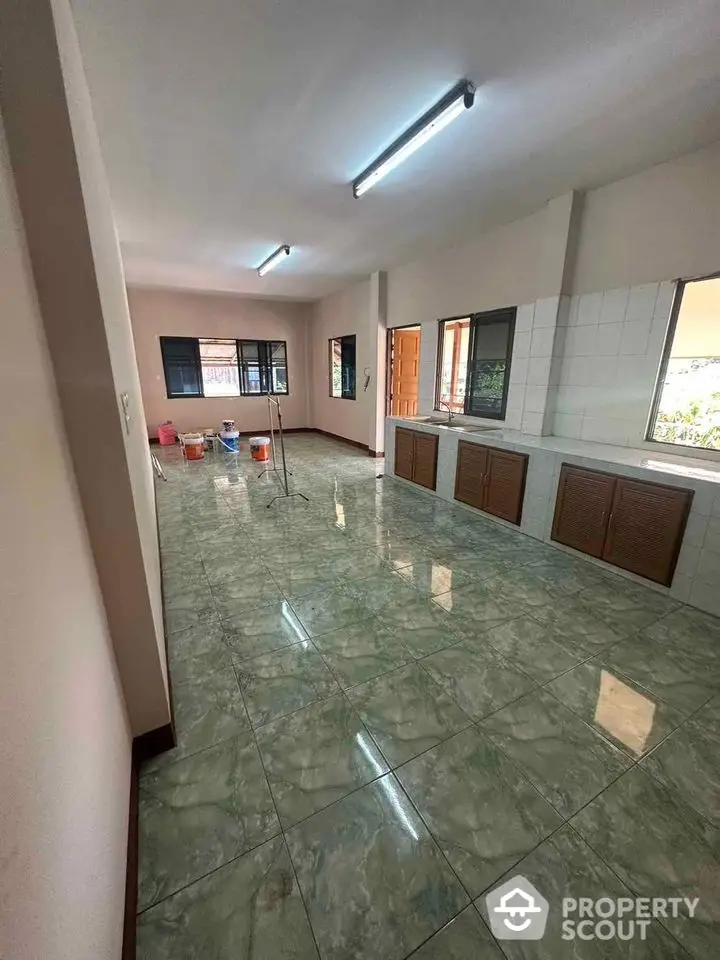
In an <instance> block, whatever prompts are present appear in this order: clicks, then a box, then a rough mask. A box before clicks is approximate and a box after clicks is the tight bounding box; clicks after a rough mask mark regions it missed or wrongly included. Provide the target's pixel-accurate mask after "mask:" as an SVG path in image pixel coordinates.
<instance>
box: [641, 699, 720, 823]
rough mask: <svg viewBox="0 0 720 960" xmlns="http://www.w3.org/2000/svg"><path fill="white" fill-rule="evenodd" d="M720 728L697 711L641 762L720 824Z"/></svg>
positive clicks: (693, 805)
mask: <svg viewBox="0 0 720 960" xmlns="http://www.w3.org/2000/svg"><path fill="white" fill-rule="evenodd" d="M718 758H720V729H718V727H717V726H714V725H707V724H704V723H703V722H702V716H701V714H697V713H696V714H695V715H694V716H693V718H692V719H691V720H688V721H687V722H686V723H684V724H683V725H682V726H681V727H680V728H679V729H678V730H676V731H675V732H674V733H673V734H672V735H671V736H669V737H668V739H667V740H666V741H665V742H664V743H661V744H660V746H659V747H658V748H657V749H656V750H653V752H652V753H651V754H649V755H648V756H647V757H646V758H645V760H643V762H642V768H643V769H644V770H646V771H647V772H648V773H651V774H652V775H653V776H654V777H656V778H657V779H658V780H659V781H660V782H661V783H663V784H665V786H666V787H669V788H671V789H674V790H676V791H677V792H678V794H679V795H680V796H681V797H682V799H683V800H685V802H686V803H689V804H690V806H691V807H694V808H695V809H696V810H697V811H698V813H700V814H702V815H703V816H704V817H706V818H707V819H708V820H709V821H710V822H711V823H713V824H714V825H715V826H716V827H720V763H719V762H718Z"/></svg>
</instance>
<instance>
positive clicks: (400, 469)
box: [395, 427, 438, 490]
mask: <svg viewBox="0 0 720 960" xmlns="http://www.w3.org/2000/svg"><path fill="white" fill-rule="evenodd" d="M437 456H438V437H437V435H436V434H434V433H421V432H420V431H419V430H408V429H407V428H406V427H396V428H395V476H396V477H402V478H403V479H404V480H412V481H413V482H414V483H418V484H420V486H421V487H427V488H428V490H434V489H435V482H436V479H437Z"/></svg>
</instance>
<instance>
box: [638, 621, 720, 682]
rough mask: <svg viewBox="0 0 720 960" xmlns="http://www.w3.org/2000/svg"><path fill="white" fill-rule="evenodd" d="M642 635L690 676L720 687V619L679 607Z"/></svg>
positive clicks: (646, 629)
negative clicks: (660, 648)
mask: <svg viewBox="0 0 720 960" xmlns="http://www.w3.org/2000/svg"><path fill="white" fill-rule="evenodd" d="M642 635H643V636H644V637H647V638H648V639H649V640H652V642H653V643H654V644H657V645H659V646H661V647H662V648H663V650H665V651H666V652H667V653H668V654H669V655H670V656H672V657H674V658H675V659H676V660H677V662H678V663H679V664H680V665H681V666H682V667H683V669H684V670H685V671H686V672H687V673H688V674H689V675H690V676H694V677H697V679H701V680H702V679H707V678H714V679H715V680H716V682H717V683H718V685H719V686H720V618H718V617H713V616H711V615H710V614H709V613H703V612H702V611H700V610H695V609H694V608H693V607H681V608H680V609H679V610H675V611H673V612H672V613H669V614H668V615H667V616H665V617H662V618H661V619H660V620H656V621H655V623H653V624H652V625H651V626H649V627H646V628H645V629H644V630H643V631H642Z"/></svg>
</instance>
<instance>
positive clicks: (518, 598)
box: [485, 567, 558, 610]
mask: <svg viewBox="0 0 720 960" xmlns="http://www.w3.org/2000/svg"><path fill="white" fill-rule="evenodd" d="M485 586H486V587H487V589H488V590H489V591H490V592H492V593H495V594H498V595H499V596H500V597H503V598H505V599H506V600H507V602H508V603H509V604H512V605H513V606H520V607H524V608H525V609H527V610H530V609H533V608H534V607H544V606H547V605H548V604H552V603H554V602H555V601H556V597H557V593H558V591H557V590H556V589H548V586H547V583H546V581H544V580H541V579H540V577H536V576H535V575H534V574H533V573H532V568H531V567H513V568H511V569H510V570H506V571H505V572H504V573H501V574H500V575H499V576H497V577H493V578H491V579H490V580H486V581H485Z"/></svg>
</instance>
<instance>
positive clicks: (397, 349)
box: [387, 326, 420, 417]
mask: <svg viewBox="0 0 720 960" xmlns="http://www.w3.org/2000/svg"><path fill="white" fill-rule="evenodd" d="M387 368H388V388H387V390H388V392H387V412H388V413H389V414H390V416H392V417H415V416H417V412H418V394H419V390H420V327H419V326H412V327H395V328H394V329H393V330H388V365H387Z"/></svg>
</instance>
